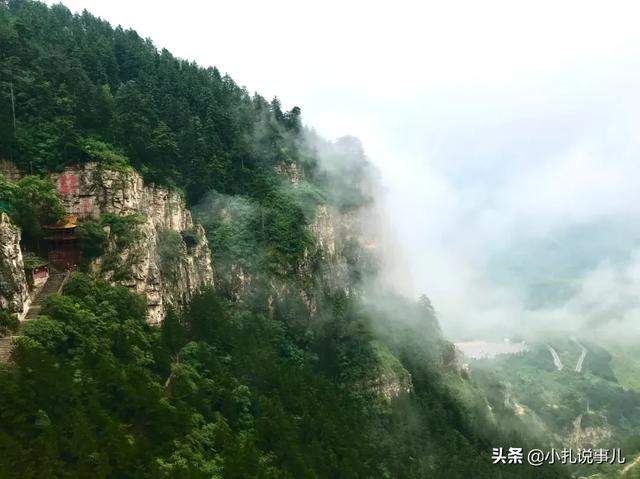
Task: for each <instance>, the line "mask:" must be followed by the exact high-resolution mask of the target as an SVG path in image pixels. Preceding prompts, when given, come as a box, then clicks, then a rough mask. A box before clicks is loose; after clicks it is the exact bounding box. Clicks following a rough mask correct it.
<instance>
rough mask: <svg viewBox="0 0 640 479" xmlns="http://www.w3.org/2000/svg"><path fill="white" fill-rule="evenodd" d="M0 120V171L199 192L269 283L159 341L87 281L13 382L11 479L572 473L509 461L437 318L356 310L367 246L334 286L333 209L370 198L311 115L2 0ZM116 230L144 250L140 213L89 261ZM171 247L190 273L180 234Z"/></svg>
mask: <svg viewBox="0 0 640 479" xmlns="http://www.w3.org/2000/svg"><path fill="white" fill-rule="evenodd" d="M0 105H2V107H1V108H0V156H2V157H6V158H8V159H10V160H12V161H13V162H15V163H16V164H17V165H18V166H19V167H20V168H21V169H22V170H23V171H27V172H29V173H33V174H46V173H49V172H52V171H56V170H60V169H61V168H62V167H64V166H65V165H68V164H72V163H81V162H84V161H87V160H93V161H99V162H101V163H102V164H104V165H108V166H109V167H115V168H123V169H124V168H129V167H134V168H135V169H136V170H138V171H140V172H142V174H143V175H144V176H145V178H146V180H150V181H154V182H157V183H161V184H164V185H168V186H172V187H176V188H180V189H182V190H183V191H184V192H185V193H186V196H187V198H188V200H189V202H190V203H191V204H192V205H196V204H199V208H197V215H198V219H199V220H200V221H202V222H203V224H204V226H205V227H206V230H207V235H208V240H209V241H210V243H211V246H212V251H213V254H214V267H215V268H216V270H217V274H218V276H225V274H227V275H230V274H232V273H233V271H234V268H237V267H238V266H239V267H242V268H243V269H244V270H246V271H249V272H250V273H251V274H252V275H253V279H254V281H253V284H252V287H251V288H248V289H247V290H246V291H244V294H243V297H242V299H241V300H238V298H237V297H236V296H235V295H234V294H232V292H231V291H230V290H228V289H226V288H224V287H220V286H218V287H217V289H216V290H215V291H214V290H210V291H204V292H203V293H202V294H200V295H199V296H198V297H196V298H195V299H194V300H193V301H192V302H191V304H190V305H189V307H188V308H186V309H185V310H184V311H175V312H170V313H169V314H168V315H167V317H166V319H165V321H164V322H163V323H162V326H161V327H160V328H152V327H150V326H148V325H147V324H146V322H145V305H144V302H143V301H142V300H141V298H140V297H138V296H136V295H134V294H132V293H131V292H129V291H128V290H127V289H126V288H122V287H113V286H110V285H108V284H105V283H100V282H96V281H95V280H94V279H91V278H89V277H88V276H84V275H82V274H78V275H76V276H74V278H73V279H72V280H71V281H70V282H69V284H68V285H67V286H66V288H65V291H64V295H53V296H51V297H50V298H49V300H48V302H47V304H46V306H45V307H44V308H43V309H42V317H41V318H40V319H38V320H37V321H32V322H30V323H28V324H27V325H26V327H25V330H24V335H23V336H22V337H20V338H19V340H18V341H17V344H16V347H15V350H14V354H13V359H14V362H13V363H12V364H9V365H5V366H3V367H2V368H1V369H0V391H2V393H0V475H1V476H2V477H16V478H17V477H20V478H29V477H34V478H35V477H94V478H100V477H123V478H125V477H131V478H140V477H154V478H155V477H167V478H198V477H202V478H205V477H206V478H212V477H213V478H215V477H225V478H235V477H237V478H241V477H260V478H317V477H326V478H337V477H345V478H347V477H348V478H355V477H388V478H396V477H402V478H423V477H447V478H456V477H459V478H467V477H475V478H482V477H492V478H494V477H536V478H538V477H560V476H561V475H562V472H561V471H558V470H556V469H549V468H545V469H544V470H540V469H528V468H527V466H525V465H519V466H517V467H498V466H492V464H491V460H490V457H489V455H490V451H491V448H492V447H496V446H498V445H504V444H505V443H507V442H508V440H509V439H511V440H513V443H512V444H517V445H524V439H523V438H520V437H506V436H505V435H504V434H503V433H502V432H501V431H500V428H499V427H498V425H497V424H495V423H494V422H493V421H492V420H491V417H490V415H489V414H488V410H487V408H486V403H484V401H483V399H482V398H481V397H479V396H477V395H475V396H474V391H473V390H472V388H471V386H470V385H469V384H468V382H466V381H465V380H464V379H463V377H462V375H461V373H460V372H459V371H458V370H457V368H456V365H455V360H454V358H453V357H452V354H451V349H450V345H449V344H448V343H447V342H446V341H444V340H443V339H442V338H441V336H440V331H439V328H438V326H437V321H436V319H435V315H434V312H433V308H432V307H431V305H430V304H429V303H428V301H422V302H420V303H414V302H412V301H408V300H406V299H403V298H399V297H396V296H394V295H393V294H392V293H390V292H388V291H376V294H375V296H376V301H375V302H373V303H372V304H370V303H366V302H365V301H363V298H362V297H361V295H359V294H351V293H352V291H354V290H357V289H358V287H359V286H360V282H362V280H363V279H365V277H366V276H367V275H368V273H370V272H371V269H372V267H370V264H369V262H368V260H367V258H366V255H365V254H364V253H363V252H362V251H361V250H362V248H361V247H360V246H359V244H358V242H357V240H355V239H353V238H351V239H349V241H345V242H344V244H342V245H339V249H338V251H337V252H335V253H334V255H336V256H340V257H341V259H342V260H343V262H344V265H345V268H347V269H348V271H347V274H346V276H345V278H346V280H347V281H348V282H349V284H347V285H346V287H344V286H345V285H342V286H343V287H335V286H334V285H330V284H328V282H327V281H325V278H326V276H324V275H323V274H324V273H325V272H326V271H327V270H330V269H331V266H332V265H331V264H329V261H330V259H328V258H326V257H323V256H322V255H321V254H319V252H321V249H320V248H319V247H318V244H317V243H318V238H317V237H316V236H314V234H312V232H311V229H310V227H309V226H310V225H311V224H312V222H313V220H314V215H315V214H316V211H317V210H318V207H319V206H323V207H327V208H331V209H332V210H335V211H336V212H338V213H339V214H344V215H347V214H348V213H349V212H353V211H355V210H357V209H358V208H359V207H361V206H363V205H366V204H367V203H368V202H370V200H371V198H370V196H369V194H368V193H367V192H366V190H365V189H363V188H361V187H360V186H361V182H362V181H363V179H364V176H366V174H367V170H366V160H365V158H364V156H363V154H362V151H361V147H360V145H359V144H358V143H357V142H355V141H353V140H348V139H347V140H343V141H339V142H337V143H335V144H331V143H328V142H325V141H323V140H321V139H319V138H317V137H316V136H315V135H313V134H312V133H311V132H309V131H307V130H306V129H305V128H304V127H303V126H302V125H301V120H300V115H301V111H300V109H299V108H293V109H291V110H290V111H288V112H287V111H282V109H281V106H280V103H279V102H278V100H277V99H274V100H272V101H271V102H268V101H266V100H265V99H264V98H262V97H260V96H259V95H253V96H252V95H250V94H249V93H248V92H247V91H246V90H244V89H243V88H241V87H239V86H237V85H236V84H235V83H234V82H233V80H231V79H230V78H229V77H227V76H223V75H221V74H220V73H219V71H218V70H217V69H215V68H202V67H199V66H198V65H196V64H194V63H191V62H187V61H184V60H181V59H177V58H175V57H173V56H172V55H171V54H170V53H169V52H167V51H166V50H163V51H158V50H157V49H156V48H155V47H154V46H153V44H152V43H151V42H150V41H148V40H144V39H142V38H140V37H139V36H138V35H137V34H136V33H135V32H134V31H130V30H123V29H122V28H115V29H114V28H112V27H111V26H110V25H109V24H107V23H106V22H104V21H102V20H100V19H97V18H95V17H93V16H92V15H90V14H89V13H83V14H81V15H72V14H71V13H70V12H69V11H68V10H67V9H66V8H65V7H63V6H60V5H56V6H53V7H50V8H49V7H47V6H45V5H44V4H41V3H38V2H33V1H28V0H10V1H5V0H0ZM321 156H322V157H323V161H324V164H325V167H321V166H320V163H321V161H320V157H321ZM327 165H328V166H327ZM345 217H346V216H345ZM106 226H108V227H109V228H110V231H111V233H113V234H114V235H116V236H117V238H119V240H121V241H125V242H126V241H129V239H130V238H129V237H128V234H129V233H131V231H132V229H131V228H129V226H131V225H128V224H127V219H126V218H123V217H118V218H115V217H110V216H103V217H102V218H101V220H100V221H99V222H96V223H85V224H83V225H81V226H80V230H79V234H80V237H81V241H82V243H83V245H84V250H85V254H87V255H89V256H92V257H96V256H100V255H102V254H103V251H104V247H105V230H104V227H106ZM193 234H194V233H193V232H188V231H187V232H185V233H184V235H183V238H184V237H185V236H186V237H189V235H191V237H193ZM160 236H162V237H161V238H159V241H160V243H161V248H160V250H161V255H162V258H161V260H162V267H163V268H165V269H166V270H168V271H169V272H171V271H172V268H173V266H172V265H173V264H174V262H175V257H176V254H177V249H178V248H177V245H178V243H179V241H178V240H179V239H180V238H178V236H177V234H173V233H170V234H166V235H165V234H162V235H160ZM128 238H129V239H128ZM365 260H367V261H365ZM321 273H323V274H321ZM226 278H228V276H226ZM222 286H224V284H223V285H222ZM311 295H313V300H314V302H313V309H314V312H313V320H310V313H309V311H310V309H311V306H310V304H309V297H310V296H311ZM398 318H401V319H402V320H401V321H399V320H398ZM381 372H383V373H384V375H385V378H384V380H381V377H380V374H381ZM408 377H410V383H411V384H410V385H409V384H408V380H407V378H408ZM396 379H398V381H399V382H398V384H401V387H400V388H398V387H397V384H391V385H390V387H391V390H394V391H395V392H394V393H393V394H389V395H387V396H385V394H381V393H380V390H385V391H386V390H389V387H388V386H389V384H387V383H388V382H393V381H395V380H396ZM404 386H407V387H406V388H405V390H401V389H402V388H403V387H404ZM394 388H395V389H394ZM460 391H465V392H466V393H467V396H465V397H464V398H462V397H457V394H458V393H459V392H460Z"/></svg>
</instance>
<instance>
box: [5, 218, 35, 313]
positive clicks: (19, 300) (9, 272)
mask: <svg viewBox="0 0 640 479" xmlns="http://www.w3.org/2000/svg"><path fill="white" fill-rule="evenodd" d="M29 301H30V297H29V287H28V285H27V278H26V277H25V274H24V263H23V260H22V251H21V250H20V229H19V228H18V227H17V226H16V225H14V224H13V223H12V222H11V220H10V219H9V217H8V216H7V215H6V214H5V213H0V307H1V308H2V309H5V310H7V311H9V312H11V313H16V314H17V315H18V317H19V318H22V317H24V315H25V314H26V312H27V309H28V307H29Z"/></svg>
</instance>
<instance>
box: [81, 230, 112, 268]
mask: <svg viewBox="0 0 640 479" xmlns="http://www.w3.org/2000/svg"><path fill="white" fill-rule="evenodd" d="M76 231H77V233H78V239H79V243H80V249H81V250H82V257H83V259H84V260H86V261H91V260H93V259H95V258H97V257H99V256H102V255H103V254H104V253H105V251H106V248H107V244H108V239H109V235H108V234H107V232H106V231H105V227H104V225H103V224H102V223H101V222H96V221H84V222H82V223H80V224H79V225H78V227H77V229H76Z"/></svg>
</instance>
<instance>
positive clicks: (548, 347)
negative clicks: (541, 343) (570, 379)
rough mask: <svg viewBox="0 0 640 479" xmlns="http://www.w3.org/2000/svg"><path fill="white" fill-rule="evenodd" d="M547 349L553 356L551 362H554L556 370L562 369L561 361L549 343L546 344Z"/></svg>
mask: <svg viewBox="0 0 640 479" xmlns="http://www.w3.org/2000/svg"><path fill="white" fill-rule="evenodd" d="M547 349H548V350H549V352H550V353H551V357H553V364H555V366H556V368H557V369H558V371H562V361H560V356H558V353H557V352H556V350H555V349H553V347H551V345H550V344H547Z"/></svg>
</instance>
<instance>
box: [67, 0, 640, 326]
mask: <svg viewBox="0 0 640 479" xmlns="http://www.w3.org/2000/svg"><path fill="white" fill-rule="evenodd" d="M63 3H65V4H66V5H67V6H68V7H69V8H71V9H72V10H81V9H83V8H87V9H88V10H90V11H91V12H93V13H94V14H96V15H98V16H101V17H103V18H105V19H107V20H109V21H110V22H111V23H113V24H122V25H123V26H125V27H133V28H135V29H136V30H137V31H138V32H139V33H140V34H141V35H142V36H145V37H150V38H152V39H153V41H154V43H155V44H156V45H157V46H158V47H166V48H168V49H169V50H171V51H172V52H173V53H174V54H176V55H178V56H180V57H184V58H188V59H194V60H196V61H197V62H198V63H200V64H202V65H216V66H218V67H219V69H220V70H221V71H223V72H227V73H229V74H230V75H231V76H232V77H233V78H234V79H235V80H236V81H237V82H238V83H239V84H241V85H245V86H246V87H247V88H248V89H249V90H250V91H254V90H257V91H259V92H260V93H261V94H263V96H266V97H271V96H273V95H277V96H278V97H280V99H281V101H282V102H283V104H284V106H285V107H291V106H293V105H299V106H301V107H302V110H303V115H304V121H305V122H306V123H307V124H308V125H310V126H313V127H314V128H316V129H317V130H318V131H319V132H320V133H321V134H323V135H324V136H327V137H329V138H335V137H338V136H341V135H343V134H353V135H355V136H358V137H360V138H361V139H362V141H363V143H364V146H365V148H366V150H367V152H368V154H369V156H370V158H371V159H372V160H373V161H374V162H375V163H376V164H377V165H378V166H379V167H380V169H381V170H382V172H383V177H384V178H385V182H386V187H387V189H388V192H389V195H388V206H389V208H390V211H391V212H392V216H393V225H394V228H395V229H396V231H397V232H398V236H399V237H400V238H401V239H402V244H403V245H404V248H405V252H406V254H407V255H408V257H409V258H410V264H411V270H412V274H413V277H414V284H415V291H412V293H417V292H426V293H427V294H429V296H431V298H432V299H433V301H434V304H435V306H436V308H437V309H438V310H439V312H440V315H441V320H442V322H443V323H444V326H445V328H448V330H449V331H450V332H451V333H452V334H454V335H456V334H458V335H459V334H460V332H461V330H460V329H459V327H458V326H457V325H460V324H464V325H465V327H467V328H468V327H469V325H470V324H472V325H473V324H475V325H477V324H480V323H482V324H484V325H491V324H495V325H499V324H502V323H503V322H504V321H511V322H513V323H514V324H518V323H519V322H520V321H522V318H524V317H526V316H527V315H526V314H525V312H524V311H523V306H522V305H521V302H520V300H519V298H518V297H517V295H516V294H515V293H514V291H511V290H510V289H509V287H508V286H506V287H505V285H501V286H497V285H495V284H494V283H493V282H492V280H491V279H490V278H489V276H490V272H489V271H488V266H487V264H488V263H489V262H491V261H493V260H494V259H495V257H496V255H497V256H499V255H500V254H503V255H508V254H509V251H511V249H513V248H514V247H515V246H517V245H518V244H519V242H522V241H524V240H535V239H536V238H546V239H548V238H553V237H554V235H555V234H556V232H557V231H558V230H559V229H561V228H566V227H571V225H580V224H585V223H590V222H591V223H593V222H597V221H599V220H600V219H603V218H620V217H627V216H628V217H630V218H636V217H638V213H639V212H640V171H639V170H640V167H639V165H640V162H639V161H638V154H639V153H640V94H639V92H640V88H639V87H640V64H639V61H640V29H639V28H638V26H637V24H638V18H640V15H639V14H640V4H638V3H637V2H633V1H628V2H626V1H616V2H604V1H598V2H593V1H585V0H582V1H571V0H565V1H562V2H558V1H546V0H543V1H540V0H538V1H535V2H534V1H530V2H517V1H513V0H509V1H490V0H485V1H482V2H478V1H468V2H467V1H465V2H460V1H446V2H445V1H439V2H428V1H427V2H424V1H423V2H406V1H394V2H373V1H367V2H364V1H362V2H360V1H353V2H345V1H344V0H342V1H334V0H329V1H324V2H305V1H300V0H297V1H289V0H287V1H273V2H264V1H243V0H240V1H238V0H234V1H225V2H212V1H195V0H182V1H181V2H164V1H140V0H136V1H131V0H128V1H123V0H84V1H82V0H69V1H66V2H63ZM630 234H635V232H630ZM530 260H531V261H532V262H533V263H535V261H536V258H530ZM603 261H604V262H603V263H602V264H600V265H599V266H597V268H596V269H594V271H592V272H590V273H589V276H588V277H585V281H590V283H589V287H585V288H584V291H583V293H584V292H585V291H586V292H589V291H591V292H592V296H593V295H596V296H597V294H596V293H595V292H594V291H608V290H609V289H610V288H609V289H607V287H605V286H603V288H601V289H600V290H598V288H595V287H593V284H592V283H593V282H594V281H595V280H594V279H593V278H605V279H603V281H605V280H606V278H614V277H615V278H618V279H617V280H616V281H619V278H621V277H627V276H625V275H628V274H631V275H636V276H637V275H638V274H640V268H634V267H631V266H629V265H627V266H625V268H624V270H623V271H622V273H624V274H622V273H621V274H617V275H616V274H614V273H611V274H609V275H607V274H598V271H601V270H602V268H604V269H605V270H606V268H609V269H611V268H614V267H613V266H611V265H610V264H608V263H606V258H604V259H603ZM634 264H635V263H634ZM607 271H609V270H607ZM549 274H550V275H551V276H553V274H554V271H553V267H552V266H551V267H550V270H549ZM636 276H634V277H633V278H634V281H635V283H634V282H633V281H630V282H631V283H632V284H638V285H640V281H636V280H638V279H640V278H636ZM585 284H586V283H585ZM638 289H640V286H638ZM639 293H640V291H639ZM602 294H604V293H602ZM583 296H584V294H583ZM591 300H594V298H593V297H592V298H591ZM595 300H597V298H595ZM577 309H579V308H577ZM549 317H553V315H551V314H550V315H549ZM567 321H568V320H567ZM456 328H458V329H456Z"/></svg>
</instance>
